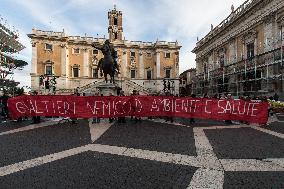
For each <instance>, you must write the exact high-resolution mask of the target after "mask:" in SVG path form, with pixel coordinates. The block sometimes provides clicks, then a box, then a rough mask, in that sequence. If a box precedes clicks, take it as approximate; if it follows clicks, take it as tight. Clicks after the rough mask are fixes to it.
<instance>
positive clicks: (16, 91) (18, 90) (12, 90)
mask: <svg viewBox="0 0 284 189" xmlns="http://www.w3.org/2000/svg"><path fill="white" fill-rule="evenodd" d="M3 92H4V93H5V94H11V95H13V96H19V95H23V94H24V92H25V90H24V88H23V87H8V88H4V90H3Z"/></svg>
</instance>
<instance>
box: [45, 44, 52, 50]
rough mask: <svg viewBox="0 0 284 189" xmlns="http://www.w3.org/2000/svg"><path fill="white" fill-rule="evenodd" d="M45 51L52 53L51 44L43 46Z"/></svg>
mask: <svg viewBox="0 0 284 189" xmlns="http://www.w3.org/2000/svg"><path fill="white" fill-rule="evenodd" d="M45 50H49V51H52V44H48V43H46V44H45Z"/></svg>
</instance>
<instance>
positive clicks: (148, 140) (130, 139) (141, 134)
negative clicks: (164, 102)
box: [96, 121, 196, 155]
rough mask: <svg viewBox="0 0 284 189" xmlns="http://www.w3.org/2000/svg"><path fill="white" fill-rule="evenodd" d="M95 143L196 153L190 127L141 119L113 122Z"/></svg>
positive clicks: (185, 153) (178, 152)
mask: <svg viewBox="0 0 284 189" xmlns="http://www.w3.org/2000/svg"><path fill="white" fill-rule="evenodd" d="M165 127H166V129H165ZM96 143H98V144H105V145H112V146H122V147H127V148H137V149H143V150H151V151H158V152H168V153H176V154H184V155H196V149H195V145H194V137H193V130H192V128H188V127H177V126H175V125H168V124H164V123H154V122H151V121H143V122H142V123H134V122H130V121H128V122H127V123H126V124H119V123H117V124H114V125H113V126H112V127H110V129H109V130H107V131H106V132H105V133H104V134H103V135H102V136H101V138H99V139H98V140H97V141H96Z"/></svg>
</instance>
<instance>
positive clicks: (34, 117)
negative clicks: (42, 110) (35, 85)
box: [32, 91, 40, 124]
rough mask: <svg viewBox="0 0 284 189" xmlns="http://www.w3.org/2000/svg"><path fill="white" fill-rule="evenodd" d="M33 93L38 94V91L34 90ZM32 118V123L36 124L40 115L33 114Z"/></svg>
mask: <svg viewBox="0 0 284 189" xmlns="http://www.w3.org/2000/svg"><path fill="white" fill-rule="evenodd" d="M33 95H34V96H36V95H38V92H37V91H34V92H33ZM32 120H33V122H32V123H33V124H38V123H40V116H33V118H32Z"/></svg>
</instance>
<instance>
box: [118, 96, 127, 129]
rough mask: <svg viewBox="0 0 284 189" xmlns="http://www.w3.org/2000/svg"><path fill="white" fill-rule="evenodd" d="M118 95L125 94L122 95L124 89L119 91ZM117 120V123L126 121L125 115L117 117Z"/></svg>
mask: <svg viewBox="0 0 284 189" xmlns="http://www.w3.org/2000/svg"><path fill="white" fill-rule="evenodd" d="M118 96H125V95H124V91H119V95H118ZM117 120H118V123H126V121H125V117H118V118H117Z"/></svg>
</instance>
